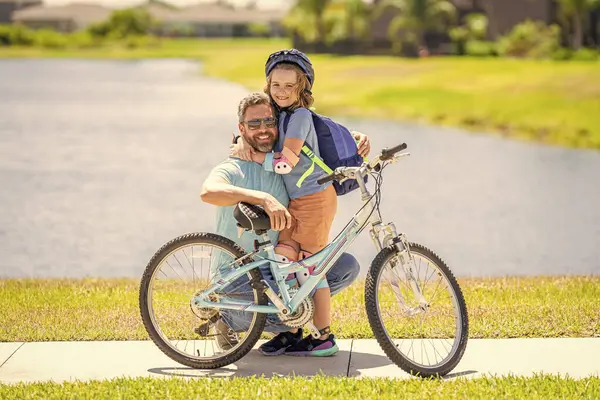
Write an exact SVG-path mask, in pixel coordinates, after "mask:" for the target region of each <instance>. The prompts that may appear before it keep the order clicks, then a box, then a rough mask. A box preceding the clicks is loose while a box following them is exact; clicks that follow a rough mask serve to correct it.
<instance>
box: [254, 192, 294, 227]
mask: <svg viewBox="0 0 600 400" xmlns="http://www.w3.org/2000/svg"><path fill="white" fill-rule="evenodd" d="M261 206H263V208H264V209H265V211H266V212H267V214H269V217H270V218H271V229H273V230H275V231H282V230H284V229H285V228H290V227H291V226H292V216H291V215H290V213H289V211H288V210H287V208H285V207H284V206H283V204H281V203H280V202H279V201H278V200H277V199H276V198H275V197H273V196H272V195H270V194H267V195H266V196H265V198H264V199H263V201H262V204H261Z"/></svg>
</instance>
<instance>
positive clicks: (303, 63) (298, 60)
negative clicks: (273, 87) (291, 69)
mask: <svg viewBox="0 0 600 400" xmlns="http://www.w3.org/2000/svg"><path fill="white" fill-rule="evenodd" d="M280 63H291V64H295V65H297V66H298V67H300V69H301V70H302V71H303V72H304V73H305V74H306V76H307V77H308V82H309V83H310V87H311V88H312V86H313V84H314V83H315V70H314V69H313V66H312V63H311V62H310V60H309V59H308V57H307V56H306V54H304V53H303V52H301V51H300V50H296V49H290V50H280V51H276V52H275V53H273V54H271V55H270V56H269V58H268V59H267V63H266V64H265V76H269V74H270V73H271V71H273V68H275V66H276V65H277V64H280Z"/></svg>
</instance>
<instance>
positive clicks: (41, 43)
mask: <svg viewBox="0 0 600 400" xmlns="http://www.w3.org/2000/svg"><path fill="white" fill-rule="evenodd" d="M68 44H69V40H68V39H67V36H66V35H63V34H62V33H58V32H56V31H53V30H50V29H40V30H39V31H37V32H36V33H35V45H36V46H38V47H43V48H47V49H62V48H65V47H67V45H68Z"/></svg>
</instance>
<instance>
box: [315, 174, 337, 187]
mask: <svg viewBox="0 0 600 400" xmlns="http://www.w3.org/2000/svg"><path fill="white" fill-rule="evenodd" d="M334 179H335V174H331V175H327V176H326V177H324V178H319V179H317V183H318V184H319V185H322V184H324V183H327V182H329V181H332V180H334Z"/></svg>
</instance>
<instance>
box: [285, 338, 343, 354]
mask: <svg viewBox="0 0 600 400" xmlns="http://www.w3.org/2000/svg"><path fill="white" fill-rule="evenodd" d="M338 351H339V348H338V346H337V344H336V343H335V336H334V335H333V334H329V337H328V338H327V339H325V340H319V339H315V338H313V337H312V336H307V337H305V338H304V339H302V340H301V341H300V342H298V343H297V344H295V345H293V346H290V347H288V348H287V349H285V353H284V354H285V355H286V356H300V357H328V356H332V355H334V354H335V353H337V352H338Z"/></svg>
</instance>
